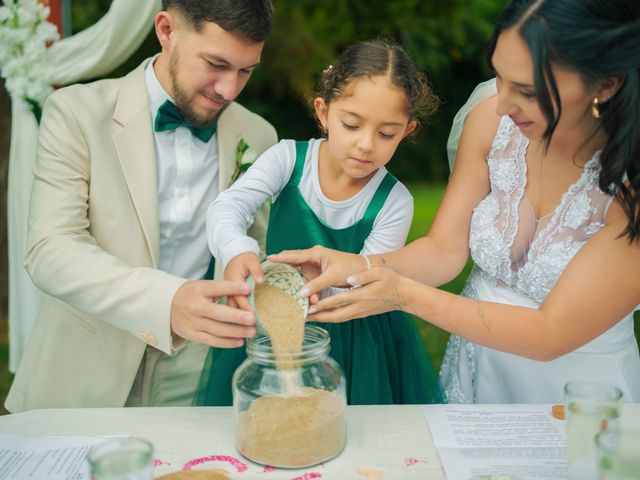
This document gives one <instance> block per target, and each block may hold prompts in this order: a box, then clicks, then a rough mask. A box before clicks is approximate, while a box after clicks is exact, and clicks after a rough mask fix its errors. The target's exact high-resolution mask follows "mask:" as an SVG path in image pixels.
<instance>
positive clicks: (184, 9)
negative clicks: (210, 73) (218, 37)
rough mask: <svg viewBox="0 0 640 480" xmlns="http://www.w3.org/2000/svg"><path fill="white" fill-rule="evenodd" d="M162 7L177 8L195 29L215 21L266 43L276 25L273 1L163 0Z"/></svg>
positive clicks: (233, 30)
mask: <svg viewBox="0 0 640 480" xmlns="http://www.w3.org/2000/svg"><path fill="white" fill-rule="evenodd" d="M162 9H163V10H170V9H174V10H177V11H178V12H180V14H182V16H183V17H184V18H185V20H186V21H187V22H189V24H190V25H191V26H192V27H193V29H194V30H196V31H200V29H201V28H202V25H203V23H204V22H213V23H215V24H217V25H218V26H219V27H221V28H223V29H224V30H226V31H228V32H233V33H236V34H240V35H241V36H243V37H244V38H246V39H247V40H250V41H252V42H264V41H265V40H266V38H267V37H268V36H269V33H270V32H271V25H272V24H273V5H272V4H271V0H162Z"/></svg>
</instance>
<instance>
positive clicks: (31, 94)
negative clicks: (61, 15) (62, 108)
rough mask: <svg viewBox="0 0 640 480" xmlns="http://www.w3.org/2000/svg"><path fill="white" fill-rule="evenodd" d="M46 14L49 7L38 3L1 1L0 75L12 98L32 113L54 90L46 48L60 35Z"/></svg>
mask: <svg viewBox="0 0 640 480" xmlns="http://www.w3.org/2000/svg"><path fill="white" fill-rule="evenodd" d="M49 13H50V9H49V7H46V6H44V5H43V4H41V3H40V2H39V1H38V0H4V5H3V6H1V7H0V67H1V69H0V75H2V76H3V77H4V78H5V79H6V83H5V86H6V88H7V91H8V92H9V94H10V95H11V98H12V99H13V100H14V101H22V102H23V103H24V105H25V106H26V107H27V108H32V109H34V111H35V110H37V109H39V108H40V107H41V106H42V104H43V103H44V101H45V99H46V98H47V96H48V95H49V94H50V93H51V92H52V91H53V88H52V87H51V84H50V81H49V78H48V73H47V68H46V49H47V45H48V43H49V42H54V41H56V40H58V39H59V38H60V36H59V34H58V30H57V28H56V26H55V25H53V24H52V23H50V22H49V21H47V18H48V17H49ZM36 114H37V111H36Z"/></svg>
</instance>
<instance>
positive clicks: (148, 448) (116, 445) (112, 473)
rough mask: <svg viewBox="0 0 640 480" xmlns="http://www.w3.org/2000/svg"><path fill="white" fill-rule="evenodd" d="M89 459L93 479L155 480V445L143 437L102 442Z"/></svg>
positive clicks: (93, 449) (92, 451)
mask: <svg viewBox="0 0 640 480" xmlns="http://www.w3.org/2000/svg"><path fill="white" fill-rule="evenodd" d="M88 460H89V465H90V467H91V478H92V480H153V463H152V461H153V445H152V444H151V443H150V442H149V441H147V440H145V439H143V438H136V437H130V438H127V439H113V440H109V441H107V442H104V443H100V444H98V445H96V446H94V447H93V448H91V450H90V451H89V455H88Z"/></svg>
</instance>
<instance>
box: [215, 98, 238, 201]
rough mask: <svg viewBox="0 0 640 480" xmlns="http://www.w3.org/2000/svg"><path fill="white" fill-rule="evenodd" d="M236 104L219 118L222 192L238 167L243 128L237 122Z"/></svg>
mask: <svg viewBox="0 0 640 480" xmlns="http://www.w3.org/2000/svg"><path fill="white" fill-rule="evenodd" d="M235 112H236V105H235V104H234V103H232V104H231V105H229V107H228V108H227V109H226V110H225V111H224V112H222V115H220V119H219V120H218V130H217V132H218V133H217V136H218V188H219V190H218V191H220V192H222V191H223V190H224V189H226V188H227V187H228V186H229V182H230V181H231V176H232V175H233V172H234V171H235V169H236V149H237V147H238V143H239V142H240V137H241V129H240V125H238V122H237V118H236V117H237V115H236V113H235Z"/></svg>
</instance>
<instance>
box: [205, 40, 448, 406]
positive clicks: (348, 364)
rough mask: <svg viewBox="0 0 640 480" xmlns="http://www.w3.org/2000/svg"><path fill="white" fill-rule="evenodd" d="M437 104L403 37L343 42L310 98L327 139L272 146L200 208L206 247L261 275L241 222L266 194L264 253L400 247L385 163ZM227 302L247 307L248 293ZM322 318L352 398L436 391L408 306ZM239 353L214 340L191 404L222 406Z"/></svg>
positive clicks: (237, 268)
mask: <svg viewBox="0 0 640 480" xmlns="http://www.w3.org/2000/svg"><path fill="white" fill-rule="evenodd" d="M437 103H438V99H437V97H436V96H435V95H434V94H433V92H432V90H431V88H430V86H429V85H428V83H427V81H426V77H425V76H424V74H422V73H421V72H419V71H418V70H417V69H416V67H415V65H414V64H413V62H412V61H411V59H410V58H409V57H408V55H407V54H406V53H405V52H404V51H403V50H402V49H401V48H400V47H398V46H395V45H388V44H386V43H383V42H379V41H372V42H364V43H359V44H356V45H354V46H352V47H350V48H348V49H347V50H346V51H345V52H344V53H343V54H342V55H341V56H340V58H339V59H338V60H337V61H336V62H335V63H334V64H333V65H332V66H330V67H329V68H327V69H326V70H325V71H324V72H323V74H322V77H321V80H320V91H319V92H318V96H317V98H316V99H315V100H314V104H313V105H314V108H315V113H316V115H317V118H318V121H319V123H320V125H321V128H322V131H323V133H324V134H325V137H326V138H322V139H311V140H309V141H303V142H296V141H293V140H283V141H281V142H280V143H278V144H277V145H274V146H273V147H272V148H271V149H269V150H267V151H266V152H265V153H264V154H263V155H262V156H260V157H259V158H258V159H257V160H256V161H255V163H254V164H253V165H252V166H251V168H249V169H248V171H247V172H246V173H245V174H244V176H242V177H240V179H239V180H238V181H237V182H236V183H235V184H233V185H232V186H231V187H230V188H228V189H227V190H225V191H224V192H222V193H221V194H220V195H219V196H218V197H217V199H216V200H215V202H213V203H212V204H211V206H210V207H209V210H208V212H207V235H208V241H209V247H210V249H211V252H212V254H213V256H214V257H215V258H216V260H217V261H221V262H222V263H223V265H224V266H225V270H224V271H225V279H228V280H243V281H244V280H246V279H247V277H248V276H249V275H251V276H252V277H253V278H254V279H255V281H256V282H257V283H261V282H262V281H263V278H264V274H263V272H262V269H261V267H260V262H259V260H258V254H259V247H258V244H257V242H256V241H255V240H253V239H252V238H251V237H249V236H247V235H246V230H247V229H248V228H249V227H250V225H251V223H252V221H253V216H254V215H255V214H256V213H257V212H258V210H259V209H260V207H261V206H262V205H263V204H264V203H265V202H267V201H269V200H271V202H272V204H271V213H270V217H269V229H268V233H267V246H266V249H267V253H269V254H272V253H277V252H280V251H281V250H289V249H298V248H308V247H311V246H313V245H323V246H326V247H331V248H334V249H338V250H342V251H345V252H352V253H362V254H363V255H368V254H374V253H382V252H388V251H392V250H397V249H399V248H401V247H402V246H403V245H404V242H405V241H406V237H407V233H408V231H409V227H410V225H411V219H412V216H413V199H412V197H411V195H410V194H409V192H408V190H407V189H406V188H405V187H404V186H403V185H402V184H401V183H400V182H398V181H397V180H396V179H395V177H393V176H392V175H391V174H390V173H389V172H387V170H386V168H385V165H386V164H387V163H388V162H389V161H390V160H391V157H392V156H393V154H394V153H395V151H396V148H397V147H398V144H399V143H400V141H401V140H402V139H403V138H404V137H406V136H407V135H409V134H411V133H413V132H414V131H415V128H416V126H417V117H418V116H420V115H424V114H430V113H432V112H433V111H434V110H435V108H436V106H437ZM365 258H366V257H365ZM363 261H364V260H363ZM332 293H333V292H331V291H329V292H324V294H325V295H330V294H332ZM229 301H230V302H232V303H235V304H237V305H238V306H240V307H241V308H244V309H250V308H251V307H250V306H249V304H248V301H247V299H246V297H235V298H232V299H229ZM322 327H323V328H325V329H326V330H328V332H329V334H330V337H331V353H330V355H331V356H332V357H333V358H334V359H335V360H336V361H337V362H338V363H339V364H340V366H341V367H342V369H343V371H344V373H345V377H346V384H347V400H348V403H349V404H352V405H355V404H392V403H437V402H441V398H442V397H441V392H440V387H439V384H438V380H437V377H436V375H435V372H434V369H433V366H432V364H431V361H430V360H429V357H428V355H427V351H426V348H425V345H424V342H423V341H422V338H421V337H420V335H419V333H418V330H417V328H416V326H415V324H414V321H413V320H412V319H411V318H410V317H409V316H407V315H406V314H404V313H402V312H399V311H393V312H390V313H385V314H382V315H375V316H372V317H367V318H363V319H360V320H358V321H356V322H348V323H342V324H322ZM244 359H245V349H244V347H241V348H231V349H222V348H211V349H210V351H209V355H208V357H207V360H206V362H205V367H204V369H203V372H202V376H201V378H200V384H199V387H198V390H197V392H196V398H195V402H194V403H195V404H196V405H231V404H232V394H231V377H232V376H233V373H234V371H235V370H236V368H237V367H238V366H239V365H240V364H241V363H242V361H243V360H244Z"/></svg>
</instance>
